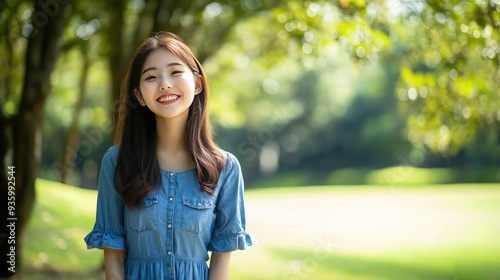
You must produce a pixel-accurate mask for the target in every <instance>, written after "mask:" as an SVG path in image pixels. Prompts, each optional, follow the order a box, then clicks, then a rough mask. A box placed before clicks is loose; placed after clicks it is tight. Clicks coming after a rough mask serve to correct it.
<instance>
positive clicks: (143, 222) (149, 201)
mask: <svg viewBox="0 0 500 280" xmlns="http://www.w3.org/2000/svg"><path fill="white" fill-rule="evenodd" d="M141 206H142V207H141V208H134V209H133V210H129V211H128V215H127V216H128V218H127V219H128V227H129V228H130V229H131V230H133V231H135V232H143V231H149V230H154V229H156V225H157V222H156V218H157V214H158V195H152V194H148V195H146V196H145V197H144V198H143V199H142V202H141Z"/></svg>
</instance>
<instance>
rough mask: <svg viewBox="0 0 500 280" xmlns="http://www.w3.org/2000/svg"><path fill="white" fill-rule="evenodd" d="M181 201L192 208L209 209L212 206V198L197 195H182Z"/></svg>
mask: <svg viewBox="0 0 500 280" xmlns="http://www.w3.org/2000/svg"><path fill="white" fill-rule="evenodd" d="M182 203H183V204H184V205H186V206H189V207H191V208H194V209H210V208H212V207H213V206H214V202H213V201H212V200H209V199H203V198H198V197H183V198H182Z"/></svg>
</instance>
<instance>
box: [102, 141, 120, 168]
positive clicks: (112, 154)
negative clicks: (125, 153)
mask: <svg viewBox="0 0 500 280" xmlns="http://www.w3.org/2000/svg"><path fill="white" fill-rule="evenodd" d="M119 152H120V144H117V145H114V146H111V147H109V148H108V150H107V151H106V153H104V156H103V157H102V164H103V165H108V166H109V165H111V166H114V165H116V158H117V157H118V153H119Z"/></svg>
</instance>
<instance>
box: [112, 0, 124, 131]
mask: <svg viewBox="0 0 500 280" xmlns="http://www.w3.org/2000/svg"><path fill="white" fill-rule="evenodd" d="M124 2H125V1H123V0H114V1H110V2H109V5H110V6H109V18H110V20H109V21H110V22H109V26H108V30H107V38H108V42H107V43H108V45H109V50H110V51H109V55H108V58H109V61H108V62H109V69H110V73H111V106H112V108H113V111H112V116H111V120H112V121H113V123H115V121H116V120H118V111H119V110H118V109H119V107H118V101H119V99H120V88H121V82H122V79H123V77H124V76H125V71H126V68H128V67H127V65H128V61H127V60H128V58H125V57H124V53H125V51H124V49H125V48H126V44H125V43H124V38H123V33H124V30H123V29H124V26H125V15H124V14H125V3H124ZM113 134H114V131H113Z"/></svg>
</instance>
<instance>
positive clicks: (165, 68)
mask: <svg viewBox="0 0 500 280" xmlns="http://www.w3.org/2000/svg"><path fill="white" fill-rule="evenodd" d="M201 89H202V85H201V82H200V77H199V76H198V75H195V74H194V73H193V71H192V70H191V68H189V67H188V66H187V65H186V63H185V62H184V61H182V59H180V58H179V57H178V56H176V55H174V54H173V53H172V52H170V51H168V50H166V49H163V48H159V49H156V50H154V51H153V52H151V53H150V54H149V55H148V57H147V58H146V60H145V61H144V65H143V67H142V69H141V77H140V82H139V90H137V89H136V90H135V91H134V94H135V95H136V97H137V99H138V100H139V103H140V104H141V105H142V106H147V107H148V108H149V109H150V110H151V111H152V112H153V113H154V114H155V115H156V118H157V119H158V118H166V119H171V118H176V117H183V118H185V119H187V116H188V113H189V110H188V109H189V106H191V104H192V103H193V99H194V96H195V95H196V94H198V93H199V92H200V91H201Z"/></svg>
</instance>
